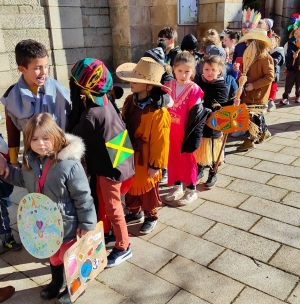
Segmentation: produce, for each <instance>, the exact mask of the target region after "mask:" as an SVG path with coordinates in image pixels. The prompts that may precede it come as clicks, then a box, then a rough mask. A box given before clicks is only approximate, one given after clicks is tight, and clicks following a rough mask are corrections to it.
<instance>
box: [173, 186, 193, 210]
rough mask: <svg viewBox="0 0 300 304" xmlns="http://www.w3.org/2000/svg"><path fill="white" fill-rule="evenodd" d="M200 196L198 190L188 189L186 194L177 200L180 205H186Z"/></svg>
mask: <svg viewBox="0 0 300 304" xmlns="http://www.w3.org/2000/svg"><path fill="white" fill-rule="evenodd" d="M197 198H198V195H197V192H196V190H191V189H189V188H187V189H186V192H185V194H184V196H183V197H182V198H181V199H180V200H179V201H178V202H177V204H178V206H186V205H188V204H190V203H191V202H193V201H195V200H196V199H197Z"/></svg>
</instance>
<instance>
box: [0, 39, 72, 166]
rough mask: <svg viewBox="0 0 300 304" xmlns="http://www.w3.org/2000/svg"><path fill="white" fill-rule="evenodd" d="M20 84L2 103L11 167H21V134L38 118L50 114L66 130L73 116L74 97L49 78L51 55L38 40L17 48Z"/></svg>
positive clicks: (7, 94)
mask: <svg viewBox="0 0 300 304" xmlns="http://www.w3.org/2000/svg"><path fill="white" fill-rule="evenodd" d="M15 58H16V62H17V65H18V70H19V71H20V72H21V73H22V75H21V77H20V79H19V81H18V82H17V83H15V84H13V85H12V86H10V87H9V89H8V90H7V91H6V92H5V94H4V96H3V97H2V98H1V99H0V100H1V102H2V103H3V105H4V106H5V114H6V129H7V139H8V148H9V157H10V161H11V164H12V165H13V166H15V167H19V165H18V153H19V148H20V132H22V131H23V129H24V127H25V125H26V122H27V120H28V119H29V118H30V117H31V116H32V115H34V114H37V113H42V112H48V113H50V114H51V115H52V116H53V117H54V119H55V120H56V122H57V124H58V125H59V126H60V127H61V128H62V129H63V130H65V128H66V125H67V116H68V114H69V112H70V93H69V91H68V90H67V89H66V88H65V87H64V86H62V85H61V84H60V83H59V82H58V81H56V80H55V79H53V78H51V77H49V76H47V74H48V52H47V50H46V48H45V46H44V45H43V44H41V43H39V42H37V41H35V40H31V39H27V40H22V41H20V42H19V43H18V44H17V45H16V47H15Z"/></svg>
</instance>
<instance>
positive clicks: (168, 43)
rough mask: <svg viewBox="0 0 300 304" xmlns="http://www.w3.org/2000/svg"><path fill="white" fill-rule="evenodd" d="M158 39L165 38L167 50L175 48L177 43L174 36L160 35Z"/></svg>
mask: <svg viewBox="0 0 300 304" xmlns="http://www.w3.org/2000/svg"><path fill="white" fill-rule="evenodd" d="M158 40H163V42H164V43H165V45H166V49H167V50H171V49H172V48H174V43H175V40H174V38H167V37H158Z"/></svg>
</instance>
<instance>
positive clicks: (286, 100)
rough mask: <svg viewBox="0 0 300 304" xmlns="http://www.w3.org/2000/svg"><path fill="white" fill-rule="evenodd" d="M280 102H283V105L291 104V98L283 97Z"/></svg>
mask: <svg viewBox="0 0 300 304" xmlns="http://www.w3.org/2000/svg"><path fill="white" fill-rule="evenodd" d="M280 103H281V104H282V105H285V106H287V105H289V104H290V103H289V100H288V99H287V98H283V99H281V100H280Z"/></svg>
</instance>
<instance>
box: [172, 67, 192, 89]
mask: <svg viewBox="0 0 300 304" xmlns="http://www.w3.org/2000/svg"><path fill="white" fill-rule="evenodd" d="M193 72H194V69H193V68H192V67H191V66H190V65H189V64H187V63H180V64H178V65H177V66H176V67H174V74H175V78H176V81H177V82H178V83H179V84H186V83H189V82H191V77H192V75H193Z"/></svg>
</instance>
